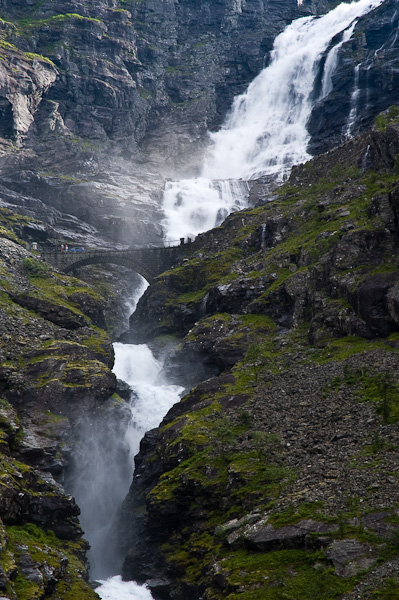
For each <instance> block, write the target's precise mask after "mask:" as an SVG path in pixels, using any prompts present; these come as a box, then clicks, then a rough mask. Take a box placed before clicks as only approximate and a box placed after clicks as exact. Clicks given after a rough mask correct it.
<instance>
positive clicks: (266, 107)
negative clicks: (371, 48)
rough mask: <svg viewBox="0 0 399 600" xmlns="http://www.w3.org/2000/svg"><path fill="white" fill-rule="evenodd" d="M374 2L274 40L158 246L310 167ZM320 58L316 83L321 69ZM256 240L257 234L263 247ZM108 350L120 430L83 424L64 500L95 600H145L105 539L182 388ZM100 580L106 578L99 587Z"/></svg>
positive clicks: (127, 349) (147, 358) (154, 367)
mask: <svg viewBox="0 0 399 600" xmlns="http://www.w3.org/2000/svg"><path fill="white" fill-rule="evenodd" d="M382 2H383V0H358V1H357V2H354V3H352V4H346V3H343V4H341V5H339V6H337V7H336V8H335V9H334V10H332V11H331V12H330V13H328V14H327V15H325V16H323V17H317V18H314V17H305V18H301V19H298V20H297V21H295V22H294V23H292V24H291V25H289V26H288V27H287V28H286V30H285V31H284V32H283V33H282V34H280V35H279V36H278V37H277V38H276V40H275V44H274V49H273V51H272V53H271V57H270V64H269V66H268V67H266V68H265V69H264V70H263V71H262V72H261V73H260V74H259V75H258V77H256V79H255V80H254V81H253V82H252V83H251V85H250V86H249V87H248V89H247V91H246V92H245V93H244V94H242V95H241V96H238V97H237V98H236V99H235V100H234V103H233V106H232V108H231V111H230V113H229V114H228V116H227V118H226V120H225V123H224V125H223V127H222V128H221V130H220V131H218V132H216V133H212V134H210V135H209V137H210V144H209V148H208V150H207V152H206V155H205V156H204V160H203V164H202V170H201V177H199V178H197V179H185V180H182V181H176V182H169V183H168V184H167V186H166V189H165V194H164V201H163V208H164V213H165V220H164V223H163V226H164V231H165V238H166V239H167V240H170V241H174V240H178V239H180V238H181V237H186V236H187V235H188V236H195V235H197V234H198V233H200V232H202V231H205V230H207V229H210V228H212V227H214V226H216V225H219V224H220V223H221V222H222V221H223V220H224V219H225V218H226V216H227V215H228V214H229V213H230V212H232V211H233V210H240V209H242V208H245V206H246V205H247V200H248V192H249V187H248V181H250V180H251V179H254V178H257V177H259V176H272V177H275V178H277V179H279V180H281V179H283V178H284V177H285V176H286V175H287V173H289V171H290V169H291V167H292V166H293V165H294V164H297V163H300V162H303V161H306V160H308V159H309V158H310V156H309V154H308V153H307V145H308V141H309V134H308V132H307V129H306V125H307V121H308V119H309V116H310V113H311V110H312V106H313V103H314V102H315V101H316V98H315V95H316V94H315V86H316V80H317V78H318V77H319V79H318V81H321V82H322V89H321V94H322V95H323V94H324V95H326V94H329V93H330V91H331V81H332V76H333V73H334V70H335V67H336V62H337V54H338V50H339V47H341V46H342V44H344V43H345V42H346V41H347V40H348V39H349V38H350V36H351V35H352V33H353V31H354V27H355V24H356V20H357V19H358V18H359V17H361V16H362V15H364V14H366V13H367V12H369V11H370V10H372V9H373V8H376V7H377V6H379V5H380V4H381V3H382ZM333 39H336V42H335V43H332V40H333ZM338 40H339V41H338ZM327 49H329V53H328V55H327V57H326V60H325V62H324V73H323V75H322V77H321V78H320V73H319V72H318V71H319V67H320V64H321V62H320V61H321V58H322V57H323V55H324V54H325V53H326V52H327ZM319 98H320V95H319ZM355 100H356V99H355V98H354V103H355ZM265 235H266V229H263V230H262V236H263V237H262V240H263V246H264V244H265V237H264V236H265ZM134 304H135V302H134ZM114 347H115V356H116V360H115V367H114V372H115V373H116V375H117V377H119V378H120V379H123V380H124V381H126V382H127V383H129V385H130V386H131V388H132V396H131V400H130V403H129V405H128V411H129V416H128V419H127V421H128V424H127V421H126V424H125V426H124V425H123V423H122V424H121V423H120V422H119V424H116V425H114V424H113V422H112V421H111V420H108V419H107V418H106V417H107V416H108V413H107V414H106V415H105V418H103V419H102V420H101V419H99V422H98V423H93V422H92V421H89V420H88V421H87V423H83V424H82V446H84V449H83V450H82V453H81V456H82V458H83V459H82V462H81V464H80V465H79V466H80V474H79V477H76V478H75V480H74V482H73V485H72V488H73V489H72V490H71V492H72V493H73V495H74V496H75V497H76V499H77V502H78V504H79V506H80V507H81V511H82V519H81V522H82V525H83V528H84V529H85V533H86V537H87V539H88V540H89V542H90V543H91V544H92V553H91V559H92V560H93V573H94V575H93V576H95V577H98V578H99V579H102V580H103V581H101V585H100V586H99V587H98V588H97V590H96V591H97V593H98V594H99V596H100V597H101V598H103V600H125V599H126V600H127V599H128V600H148V599H151V598H152V596H151V594H150V592H149V590H147V589H146V588H145V587H141V586H138V585H136V584H135V583H134V582H123V581H122V580H121V578H120V576H118V575H115V573H116V572H117V571H116V570H115V569H116V568H117V566H116V563H115V564H112V561H110V557H109V553H108V552H107V548H106V546H107V539H108V537H107V536H108V534H109V530H110V528H112V524H113V517H114V515H115V514H116V512H117V511H118V508H119V506H120V505H121V503H122V500H123V498H124V496H125V494H126V493H127V490H128V488H129V485H130V482H131V476H132V471H133V456H134V454H136V453H137V451H138V448H139V442H140V439H141V437H142V436H143V434H144V433H145V431H147V430H148V429H151V428H153V427H156V426H157V425H158V424H159V422H160V421H161V419H162V417H163V416H164V415H165V413H166V412H167V411H168V409H169V408H170V407H171V406H172V405H173V404H174V403H175V402H177V401H178V400H179V398H180V394H181V392H182V391H183V388H180V387H179V386H175V385H170V384H169V383H168V382H166V381H164V380H163V377H162V364H161V363H160V362H159V361H158V360H156V359H155V358H154V356H153V355H152V353H151V351H150V349H149V348H148V347H147V346H145V345H132V344H129V345H123V344H118V343H116V344H115V345H114ZM123 427H124V431H122V429H123ZM85 453H86V456H84V454H85ZM116 562H117V561H116ZM109 574H112V575H113V576H112V577H110V578H108V579H107V580H106V581H105V578H106V577H107V576H108V575H109Z"/></svg>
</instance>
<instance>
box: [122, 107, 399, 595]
mask: <svg viewBox="0 0 399 600" xmlns="http://www.w3.org/2000/svg"><path fill="white" fill-rule="evenodd" d="M393 115H396V111H391V117H389V116H385V117H381V119H380V120H379V129H374V131H372V132H370V133H367V134H365V135H363V137H361V138H359V139H356V140H353V141H351V142H349V143H348V144H346V145H344V146H342V147H340V148H338V149H336V150H333V151H331V152H330V153H328V154H325V155H321V156H320V157H319V158H316V159H314V160H313V161H311V162H310V163H307V164H306V165H303V166H301V167H297V168H296V169H294V171H293V173H292V175H291V178H290V180H289V181H288V182H287V183H286V184H285V185H283V186H282V187H281V188H278V189H277V190H276V191H275V192H274V194H273V197H270V196H269V197H264V198H263V202H262V203H261V204H260V205H259V206H257V207H255V208H254V209H251V210H247V211H243V212H240V213H235V214H233V215H231V216H230V217H229V218H228V219H227V220H226V221H225V223H224V224H223V225H222V226H221V227H219V228H218V229H215V230H212V232H209V233H206V234H203V235H202V236H201V242H200V243H199V244H200V246H201V247H200V248H199V249H198V248H197V249H196V251H195V253H194V254H193V255H192V257H191V258H190V259H189V260H186V261H185V262H184V263H183V264H181V266H178V267H176V268H174V269H172V270H171V271H169V272H167V273H165V274H164V275H162V276H160V277H159V278H158V280H157V281H156V283H155V284H154V285H153V286H151V287H150V288H149V289H148V290H147V292H146V294H145V295H144V297H143V299H142V300H141V302H140V304H139V307H138V310H137V311H136V313H135V314H134V315H133V317H132V319H131V335H132V336H133V337H135V338H136V339H137V336H140V337H139V339H142V340H144V339H147V340H148V339H154V337H155V338H157V339H158V342H159V343H160V344H162V343H170V340H171V338H172V337H175V340H176V341H178V343H179V346H178V349H177V352H176V356H175V360H177V361H179V368H180V372H184V373H186V374H187V375H188V378H189V376H190V372H192V374H193V375H194V374H195V368H196V364H197V363H198V362H201V363H204V364H205V365H207V366H208V368H209V371H208V373H209V375H211V374H212V373H213V374H214V373H215V372H219V373H220V374H218V375H216V376H214V377H212V378H210V379H208V380H206V381H204V382H203V383H200V384H199V385H197V387H194V389H193V390H192V391H191V392H190V393H189V395H188V396H186V397H185V398H184V399H183V401H182V402H181V403H180V404H177V405H175V406H174V407H173V408H172V409H171V411H170V412H169V413H168V415H167V416H166V417H165V419H164V421H163V423H162V424H161V426H160V428H159V429H156V430H153V431H151V432H149V433H148V434H147V435H146V436H145V438H144V440H143V442H142V446H141V452H140V454H139V455H138V457H137V458H136V471H135V477H134V481H133V485H132V487H131V490H130V494H129V496H128V498H127V500H126V501H125V503H124V509H123V514H122V519H121V522H122V523H123V527H122V528H121V539H122V542H123V544H124V546H125V548H126V550H127V557H126V559H125V565H124V576H125V577H127V578H132V577H133V578H137V579H138V580H139V581H140V580H141V581H144V580H146V579H150V580H151V579H156V580H157V584H154V587H155V590H158V593H159V596H158V595H155V597H159V598H163V597H165V598H168V597H169V596H168V593H169V592H168V590H170V589H171V590H172V594H171V596H170V597H172V598H177V599H180V598H187V597H190V598H207V599H217V598H220V599H222V598H223V599H226V598H228V599H229V600H233V599H238V598H242V599H245V598H248V599H249V598H250V599H251V600H255V599H256V598H259V599H260V598H262V600H264V599H270V600H271V599H273V600H277V599H282V598H291V599H294V598H295V599H296V598H298V599H299V598H301V599H302V598H314V597H319V598H322V599H326V600H327V599H330V598H331V599H332V598H342V599H345V600H349V598H364V599H366V598H367V599H368V598H377V597H378V598H386V599H388V598H394V597H396V595H397V594H398V593H399V582H398V580H397V577H396V574H397V567H398V546H397V519H398V515H397V509H398V501H399V498H398V496H397V480H398V470H397V462H398V455H397V452H398V446H397V427H398V425H397V423H398V419H399V412H398V411H399V389H398V386H397V376H396V374H397V370H398V366H399V355H398V345H397V340H398V334H399V320H398V319H399V318H398V312H397V303H398V289H399V288H398V281H399V280H398V278H399V271H398V248H397V234H398V231H397V227H398V221H397V214H398V206H397V199H398V172H397V156H398V155H399V129H398V126H397V125H396V124H395V122H394V121H395V118H396V117H394V116H393ZM366 159H367V160H366ZM366 163H367V167H365V164H366ZM126 523H131V527H130V530H129V529H128V528H126ZM159 580H160V581H159Z"/></svg>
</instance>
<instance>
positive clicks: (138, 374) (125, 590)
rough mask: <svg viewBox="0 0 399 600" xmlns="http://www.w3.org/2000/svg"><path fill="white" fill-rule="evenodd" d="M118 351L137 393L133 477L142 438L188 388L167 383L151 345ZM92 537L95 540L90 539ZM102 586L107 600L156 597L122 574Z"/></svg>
mask: <svg viewBox="0 0 399 600" xmlns="http://www.w3.org/2000/svg"><path fill="white" fill-rule="evenodd" d="M114 350H115V366H114V373H115V375H116V376H117V377H118V379H122V380H124V381H126V382H127V383H128V384H129V385H130V386H131V388H132V390H133V392H134V394H133V395H132V400H131V403H130V408H131V414H132V418H131V422H130V425H129V427H128V429H127V432H126V436H125V440H126V441H127V442H128V445H129V450H130V457H131V475H132V474H133V458H134V456H135V455H136V454H137V452H138V451H139V445H140V440H141V438H142V437H143V435H144V434H145V432H146V431H148V430H149V429H153V428H154V427H157V426H158V425H159V423H160V422H161V421H162V418H163V417H164V416H165V414H166V413H167V412H168V410H169V408H171V407H172V406H173V404H175V403H176V402H178V401H179V400H180V394H181V393H182V392H183V389H184V388H182V387H180V386H176V385H170V384H167V383H165V382H164V381H163V378H162V363H161V362H159V361H158V360H156V358H155V357H154V356H153V354H152V352H151V350H150V349H149V348H148V346H146V345H144V344H140V345H134V344H120V343H115V344H114ZM130 481H131V476H130V477H128V478H127V479H126V481H125V488H124V490H121V493H120V501H119V503H118V506H120V505H121V503H122V501H123V499H124V497H125V495H126V493H127V491H128V489H129V485H130ZM117 508H118V507H117ZM88 538H89V541H91V540H90V536H88ZM100 583H101V585H100V586H99V587H98V588H97V589H96V592H97V594H98V595H99V596H100V598H102V599H103V600H125V599H126V600H148V599H151V598H152V595H151V593H150V591H149V590H148V589H147V588H146V587H143V586H139V585H137V584H136V583H134V582H131V581H127V582H124V581H122V579H121V577H120V576H119V575H117V576H114V577H110V578H109V579H107V580H106V581H102V580H100Z"/></svg>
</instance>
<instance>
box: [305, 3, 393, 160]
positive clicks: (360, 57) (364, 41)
mask: <svg viewBox="0 0 399 600" xmlns="http://www.w3.org/2000/svg"><path fill="white" fill-rule="evenodd" d="M398 20H399V14H398V9H397V2H395V0H386V1H385V2H384V3H383V4H382V5H381V6H380V7H379V8H377V9H376V10H375V11H373V12H372V13H370V14H369V15H367V16H366V17H364V18H363V19H361V20H360V22H359V24H358V26H357V27H356V32H355V34H354V36H353V38H352V40H351V42H350V43H349V44H344V45H343V47H342V48H341V51H340V53H339V60H338V66H337V69H336V72H335V73H334V76H333V90H332V91H331V93H330V94H329V95H328V96H327V97H326V98H324V99H322V100H321V101H320V102H318V103H317V104H316V106H315V108H314V110H313V113H312V116H311V119H310V123H309V132H310V134H311V135H312V141H311V143H310V147H309V151H310V152H311V153H312V154H318V153H320V152H325V151H326V150H329V149H331V148H333V147H335V146H337V145H339V144H340V143H342V142H343V141H345V140H346V139H347V138H348V137H349V136H351V135H355V134H358V133H359V132H361V131H364V129H365V128H367V127H369V126H370V125H371V124H372V122H373V120H374V119H375V117H376V115H377V114H378V113H380V112H381V111H384V110H386V109H387V108H388V107H389V106H391V105H394V104H396V103H397V96H396V90H397V87H398V43H399V42H398V36H397V29H398Z"/></svg>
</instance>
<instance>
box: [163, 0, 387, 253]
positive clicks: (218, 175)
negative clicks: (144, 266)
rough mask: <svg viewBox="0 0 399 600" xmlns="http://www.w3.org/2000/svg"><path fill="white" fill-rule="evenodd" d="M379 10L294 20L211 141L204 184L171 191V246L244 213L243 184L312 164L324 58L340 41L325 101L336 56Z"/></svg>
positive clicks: (364, 7) (354, 9) (179, 185)
mask: <svg viewBox="0 0 399 600" xmlns="http://www.w3.org/2000/svg"><path fill="white" fill-rule="evenodd" d="M382 2H383V0H358V1H357V2H353V3H352V4H346V3H342V4H340V5H338V6H337V7H336V8H335V9H334V10H332V11H330V12H329V13H328V14H326V15H324V16H322V17H303V18H300V19H297V20H296V21H294V22H293V23H291V25H289V26H288V27H287V28H286V29H285V30H284V31H283V32H282V33H281V34H280V35H279V36H278V37H277V38H276V39H275V42H274V47H273V50H272V52H271V55H270V63H269V65H268V66H267V67H266V68H265V69H263V70H262V71H261V73H260V74H259V75H258V76H257V77H256V78H255V79H254V81H253V82H252V83H251V84H250V85H249V87H248V89H247V90H246V92H245V93H244V94H242V95H240V96H238V97H237V98H235V100H234V102H233V105H232V108H231V110H230V112H229V114H228V115H227V117H226V120H225V122H224V124H223V126H222V128H221V129H220V131H218V132H216V133H211V134H209V137H210V144H209V147H208V149H207V151H206V153H205V157H204V159H203V164H202V168H201V169H200V170H201V176H200V177H199V178H197V179H184V180H181V181H175V182H169V183H168V184H167V186H166V189H165V194H164V200H163V209H164V214H165V218H164V221H163V228H164V235H165V239H166V240H167V241H175V240H178V239H180V238H182V237H186V236H188V237H195V236H196V235H197V234H198V233H201V232H203V231H206V230H207V229H210V228H211V227H215V226H217V225H218V224H220V219H221V218H222V217H223V215H224V216H226V215H227V214H229V213H230V212H232V211H234V210H237V209H240V208H243V207H246V206H247V201H248V187H247V185H245V182H247V181H250V180H252V179H255V178H259V177H261V176H269V177H274V178H275V179H276V180H278V181H282V180H284V179H285V178H286V177H287V175H288V174H289V172H290V170H291V168H292V166H293V165H295V164H299V163H302V162H305V161H307V160H309V158H311V157H310V155H309V154H308V152H307V146H308V142H309V137H310V136H309V133H308V131H307V129H306V125H307V122H308V120H309V117H310V114H311V111H312V107H313V104H314V102H315V101H316V100H317V98H315V93H314V91H315V83H316V79H317V76H318V71H319V66H320V61H321V58H322V56H323V55H324V53H325V52H326V51H327V49H328V48H329V46H330V45H331V44H332V42H333V40H334V39H335V38H337V40H338V39H339V40H340V41H336V43H335V44H332V46H333V47H332V48H331V49H330V53H329V56H328V57H327V59H326V61H325V64H324V75H323V78H322V81H323V84H322V94H328V93H329V91H331V78H332V75H333V71H334V69H335V67H336V63H337V53H338V50H339V48H340V47H341V46H342V44H344V43H345V42H347V41H348V39H349V38H350V37H351V35H352V33H353V31H354V28H355V25H356V22H357V20H358V19H359V18H360V17H361V16H363V15H365V14H366V13H368V12H370V11H371V10H372V9H374V8H376V7H377V6H379V5H380V4H382ZM339 34H341V36H340V35H339ZM239 180H241V181H239ZM221 181H224V182H225V185H222V184H221Z"/></svg>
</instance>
